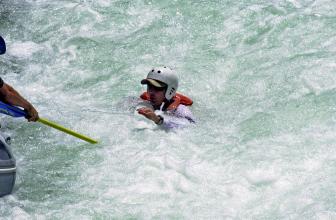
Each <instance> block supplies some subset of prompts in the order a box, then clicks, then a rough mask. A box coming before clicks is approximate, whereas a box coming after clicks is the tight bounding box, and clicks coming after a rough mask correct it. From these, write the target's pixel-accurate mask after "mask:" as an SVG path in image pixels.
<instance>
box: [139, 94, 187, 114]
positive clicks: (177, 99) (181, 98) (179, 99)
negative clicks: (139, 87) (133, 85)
mask: <svg viewBox="0 0 336 220" xmlns="http://www.w3.org/2000/svg"><path fill="white" fill-rule="evenodd" d="M140 98H142V99H143V100H147V101H149V94H148V92H144V93H142V94H141V96H140ZM180 104H182V105H187V106H190V105H192V104H193V101H192V100H191V99H190V98H189V97H187V96H185V95H182V94H180V93H176V95H175V96H174V97H173V102H172V103H171V104H170V105H169V106H168V108H167V110H174V109H176V108H177V107H178V106H179V105H180Z"/></svg>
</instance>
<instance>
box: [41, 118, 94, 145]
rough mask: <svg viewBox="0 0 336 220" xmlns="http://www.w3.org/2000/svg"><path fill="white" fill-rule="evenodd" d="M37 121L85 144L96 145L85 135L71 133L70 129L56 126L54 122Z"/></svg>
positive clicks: (42, 119)
mask: <svg viewBox="0 0 336 220" xmlns="http://www.w3.org/2000/svg"><path fill="white" fill-rule="evenodd" d="M37 121H38V122H41V123H42V124H45V125H48V126H50V127H53V128H55V129H57V130H60V131H63V132H65V133H67V134H70V135H72V136H75V137H77V138H79V139H82V140H84V141H86V142H89V143H91V144H97V143H98V141H96V140H93V139H91V138H89V137H87V136H85V135H82V134H79V133H77V132H74V131H72V130H70V129H67V128H65V127H63V126H61V125H58V124H56V123H55V122H51V121H48V120H47V119H45V118H39V119H38V120H37Z"/></svg>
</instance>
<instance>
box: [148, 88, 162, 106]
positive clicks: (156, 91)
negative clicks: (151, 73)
mask: <svg viewBox="0 0 336 220" xmlns="http://www.w3.org/2000/svg"><path fill="white" fill-rule="evenodd" d="M147 92H148V94H149V101H150V102H151V103H152V104H153V105H154V106H160V105H161V104H162V102H163V101H164V100H165V92H166V87H162V88H158V87H155V86H153V85H151V84H148V85H147Z"/></svg>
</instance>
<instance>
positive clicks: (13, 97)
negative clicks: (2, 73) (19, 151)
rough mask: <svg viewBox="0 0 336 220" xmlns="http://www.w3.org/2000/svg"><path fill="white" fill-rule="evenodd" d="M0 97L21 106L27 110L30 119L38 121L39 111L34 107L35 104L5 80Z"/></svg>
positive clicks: (0, 89)
mask: <svg viewBox="0 0 336 220" xmlns="http://www.w3.org/2000/svg"><path fill="white" fill-rule="evenodd" d="M0 97H1V100H3V101H4V102H6V103H8V104H11V105H15V106H19V107H22V108H24V110H25V111H26V112H27V115H28V116H27V119H28V121H37V119H38V118H39V116H38V112H37V111H36V109H35V108H34V106H33V105H32V104H31V103H30V102H28V101H27V100H26V99H24V98H23V97H22V96H21V95H20V94H19V93H18V92H17V91H16V90H15V89H14V88H13V87H12V86H10V85H8V84H7V83H4V82H3V85H2V86H1V87H0Z"/></svg>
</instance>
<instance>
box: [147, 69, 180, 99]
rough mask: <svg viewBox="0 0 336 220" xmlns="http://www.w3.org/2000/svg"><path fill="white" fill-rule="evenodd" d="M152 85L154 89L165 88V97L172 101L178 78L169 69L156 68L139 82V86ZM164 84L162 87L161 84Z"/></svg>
mask: <svg viewBox="0 0 336 220" xmlns="http://www.w3.org/2000/svg"><path fill="white" fill-rule="evenodd" d="M148 83H149V84H152V85H153V86H155V87H164V86H167V90H166V94H165V97H166V99H167V100H170V99H172V98H173V97H174V96H175V94H176V90H177V87H178V78H177V75H176V73H175V72H174V71H173V70H172V69H170V68H169V67H166V66H164V67H156V68H153V69H151V70H150V71H149V73H148V74H147V77H146V79H143V80H141V84H148ZM162 83H164V85H163V84H162Z"/></svg>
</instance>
